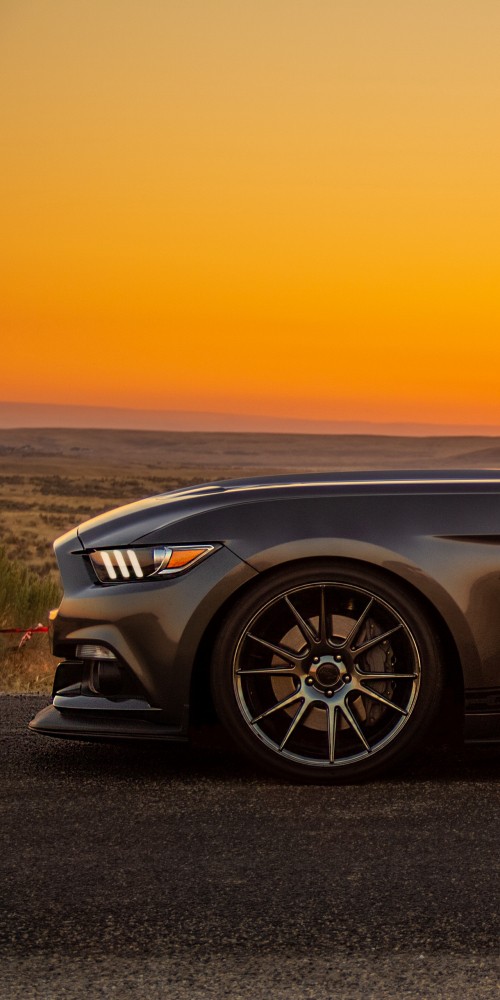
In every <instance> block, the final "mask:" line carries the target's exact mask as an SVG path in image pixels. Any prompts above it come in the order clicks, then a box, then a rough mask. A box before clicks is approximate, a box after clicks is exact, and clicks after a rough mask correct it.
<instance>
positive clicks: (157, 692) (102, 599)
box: [30, 532, 257, 740]
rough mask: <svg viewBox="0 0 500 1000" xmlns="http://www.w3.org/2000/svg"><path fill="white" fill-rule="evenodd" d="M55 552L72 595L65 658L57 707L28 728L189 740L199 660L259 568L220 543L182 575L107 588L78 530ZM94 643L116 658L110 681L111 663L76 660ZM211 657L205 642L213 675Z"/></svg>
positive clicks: (61, 622) (59, 632)
mask: <svg viewBox="0 0 500 1000" xmlns="http://www.w3.org/2000/svg"><path fill="white" fill-rule="evenodd" d="M55 548H56V555H57V559H58V563H59V567H60V570H61V576H62V580H63V585H64V597H63V600H62V603H61V605H60V608H59V609H58V612H57V614H56V615H54V616H53V617H52V621H51V642H52V651H53V653H54V655H55V656H62V657H65V658H66V659H65V660H64V661H63V663H61V664H59V666H58V668H57V671H56V675H55V680H54V689H53V704H52V705H50V706H48V708H47V709H43V710H42V712H40V713H39V714H38V715H37V716H36V717H35V718H34V719H33V720H32V722H31V723H30V729H31V730H33V731H34V732H38V733H43V734H46V735H52V736H68V737H70V736H73V737H75V738H77V739H103V738H105V739H107V738H108V737H109V738H118V739H129V738H140V739H144V738H146V739H167V740H168V739H183V738H186V736H187V732H188V727H189V702H190V687H191V674H192V669H193V664H194V662H195V659H196V658H197V657H200V656H201V658H202V659H203V656H204V640H205V637H206V634H207V631H208V630H209V628H210V626H211V624H212V622H213V619H214V616H216V615H218V614H219V613H220V612H221V610H222V609H223V608H224V606H225V603H226V602H227V601H228V599H230V598H231V597H232V596H233V595H234V594H235V593H236V592H237V591H238V590H239V588H240V587H242V586H243V585H244V584H245V583H246V582H248V581H249V580H251V579H253V578H254V577H255V576H257V573H256V571H255V570H253V569H252V568H251V567H249V566H248V565H247V564H246V563H244V562H242V560H241V559H239V558H238V557H237V556H235V555H234V553H232V552H231V551H230V550H229V549H227V548H225V547H224V546H222V547H221V548H219V549H218V550H217V551H216V552H214V553H213V554H212V555H211V556H210V558H208V559H206V560H205V561H204V562H201V563H199V565H197V566H195V567H193V569H191V570H189V571H188V572H186V573H185V574H183V575H180V576H178V577H171V578H170V579H166V580H161V581H158V582H156V581H154V582H147V583H144V582H139V581H137V582H136V581H134V582H129V581H127V582H125V583H123V584H119V585H115V586H112V587H106V586H102V585H100V584H99V583H97V582H96V581H95V578H94V576H93V574H92V572H91V570H90V568H89V565H88V560H87V558H86V556H85V553H84V550H83V549H82V547H81V545H80V544H79V539H78V536H77V533H76V532H71V533H69V534H68V535H67V536H64V537H63V538H62V539H61V540H60V541H59V542H58V543H56V547H55ZM89 643H95V644H100V645H104V646H106V647H107V648H108V649H109V650H110V651H112V653H113V654H114V655H115V657H116V660H115V661H114V671H115V674H116V677H115V681H113V682H112V683H110V674H109V669H110V665H109V664H108V663H107V662H103V663H100V662H99V661H98V660H96V661H85V660H82V659H78V658H77V656H76V651H77V647H78V646H79V645H81V644H89ZM209 661H210V649H209V648H208V646H207V653H206V664H205V663H204V664H203V668H204V669H206V670H207V671H208V669H209ZM111 662H113V661H111ZM116 678H118V679H116Z"/></svg>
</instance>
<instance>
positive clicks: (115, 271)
mask: <svg viewBox="0 0 500 1000" xmlns="http://www.w3.org/2000/svg"><path fill="white" fill-rule="evenodd" d="M499 37H500V5H499V4H498V2H497V0H474V2H471V0H408V2H405V0H2V4H1V7H0V78H1V91H2V100H1V103H0V126H1V136H2V155H1V166H0V170H1V186H0V191H1V194H0V197H1V199H2V201H3V205H2V223H1V230H0V234H1V235H0V241H1V250H0V283H1V296H0V322H1V329H2V364H1V365H0V399H1V400H24V401H27V402H61V403H75V404H92V405H96V406H116V407H129V408H130V407H132V408H137V409H155V408H158V409H166V410H175V409H181V410H189V411H193V410H200V411H203V410H209V411H217V412H222V413H225V412H227V413H241V414H259V415H269V416H280V417H283V416H285V417H287V416H288V417H293V418H294V419H297V418H301V419H304V420H308V421H309V420H315V419H317V420H352V419H358V420H373V421H377V422H380V421H419V422H421V421H424V422H427V421H428V422H431V423H436V422H438V423H443V424H450V425H452V424H454V423H460V424H472V425H479V424H483V425H484V424H489V425H496V426H498V427H500V280H499V279H500V127H499V116H500V59H499V56H498V40H499ZM228 429H231V427H228Z"/></svg>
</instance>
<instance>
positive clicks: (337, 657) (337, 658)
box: [334, 656, 342, 663]
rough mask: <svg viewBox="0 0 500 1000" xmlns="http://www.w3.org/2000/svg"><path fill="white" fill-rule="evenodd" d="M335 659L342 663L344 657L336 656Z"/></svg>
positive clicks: (336, 661)
mask: <svg viewBox="0 0 500 1000" xmlns="http://www.w3.org/2000/svg"><path fill="white" fill-rule="evenodd" d="M334 660H335V663H340V662H341V660H342V657H341V656H335V657H334Z"/></svg>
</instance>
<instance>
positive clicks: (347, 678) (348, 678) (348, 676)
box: [344, 674, 351, 684]
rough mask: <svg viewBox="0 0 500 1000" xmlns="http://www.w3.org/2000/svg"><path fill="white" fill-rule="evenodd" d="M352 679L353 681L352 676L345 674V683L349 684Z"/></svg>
mask: <svg viewBox="0 0 500 1000" xmlns="http://www.w3.org/2000/svg"><path fill="white" fill-rule="evenodd" d="M350 679H351V675H350V674H344V683H345V684H348V683H349V681H350Z"/></svg>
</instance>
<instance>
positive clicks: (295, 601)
mask: <svg viewBox="0 0 500 1000" xmlns="http://www.w3.org/2000/svg"><path fill="white" fill-rule="evenodd" d="M233 681H234V690H235V694H236V699H237V703H238V706H239V709H240V712H241V714H242V716H243V718H244V720H245V721H246V723H247V725H248V727H249V728H250V730H251V731H252V732H253V733H254V734H255V736H256V737H258V739H260V740H261V741H262V742H263V743H264V744H266V746H268V747H269V748H270V749H272V750H273V751H275V752H276V753H277V754H278V755H280V756H282V757H285V758H288V759H290V760H293V761H296V762H298V763H300V764H307V765H312V766H317V767H336V766H337V767H338V766H342V765H346V764H352V763H354V762H356V761H360V760H363V759H366V758H369V757H370V756H371V755H373V754H374V753H376V752H377V751H379V750H381V749H383V748H384V747H386V746H387V745H388V744H389V743H391V742H392V740H394V739H395V738H396V737H397V736H398V735H399V734H400V733H401V730H402V729H403V727H404V726H405V725H406V724H407V722H408V719H409V718H410V716H411V713H412V711H413V709H414V707H415V704H416V701H417V695H418V691H419V686H420V657H419V653H418V647H417V643H416V641H415V638H414V635H413V633H412V631H411V629H410V627H409V625H408V624H407V622H405V620H404V619H403V618H402V617H401V615H400V614H399V612H398V611H397V610H396V609H395V608H393V607H391V605H390V604H388V603H387V602H386V601H385V600H383V599H382V598H381V597H379V596H378V595H377V594H374V593H371V592H370V591H368V590H366V589H364V588H362V587H357V586H353V585H351V584H346V583H332V582H320V583H310V584H307V585H305V586H302V587H296V588H293V589H290V590H287V591H284V592H283V593H281V594H279V595H278V596H276V597H273V599H272V600H270V601H269V602H268V603H267V604H265V605H264V606H263V607H262V608H260V609H259V611H258V612H257V614H255V615H254V616H253V618H252V619H251V621H250V622H249V623H248V625H247V627H246V628H245V630H244V631H243V633H242V635H241V637H240V639H239V642H238V644H237V647H236V652H235V656H234V661H233Z"/></svg>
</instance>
